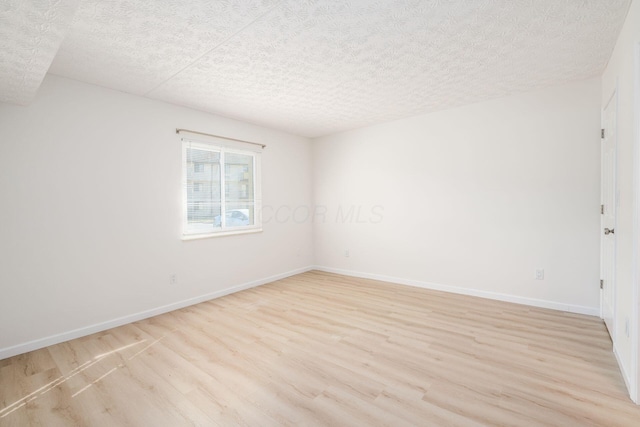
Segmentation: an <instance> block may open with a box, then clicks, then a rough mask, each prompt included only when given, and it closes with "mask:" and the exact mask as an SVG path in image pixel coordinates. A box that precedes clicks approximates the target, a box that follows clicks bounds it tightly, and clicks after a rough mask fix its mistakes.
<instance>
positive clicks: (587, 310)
mask: <svg viewBox="0 0 640 427" xmlns="http://www.w3.org/2000/svg"><path fill="white" fill-rule="evenodd" d="M314 269H315V270H319V271H325V272H327V273H336V274H342V275H344V276H351V277H361V278H364V279H373V280H380V281H382V282H389V283H397V284H400V285H407V286H415V287H418V288H424V289H432V290H436V291H444V292H450V293H454V294H461V295H470V296H474V297H480V298H487V299H492V300H497V301H506V302H512V303H516V304H523V305H530V306H533V307H541V308H549V309H552V310H559V311H566V312H569V313H578V314H586V315H589V316H598V315H599V313H600V310H599V308H598V307H586V306H582V305H573V304H564V303H560V302H555V301H547V300H541V299H535V298H527V297H519V296H516V295H509V294H501V293H498V292H489V291H480V290H477V289H470V288H461V287H457V286H450V285H442V284H440V283H432V282H423V281H420V280H413V279H403V278H400V277H392V276H384V275H381V274H371V273H362V272H359V271H352V270H343V269H339V268H332V267H324V266H321V265H316V266H314Z"/></svg>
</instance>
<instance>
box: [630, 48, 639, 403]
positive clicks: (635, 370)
mask: <svg viewBox="0 0 640 427" xmlns="http://www.w3.org/2000/svg"><path fill="white" fill-rule="evenodd" d="M633 80H634V105H633V117H634V119H633V194H634V200H633V252H632V255H633V271H632V282H631V293H632V308H631V320H630V325H629V336H630V338H631V372H630V374H631V378H630V383H631V384H629V386H630V387H629V396H630V397H631V400H633V401H634V402H635V403H636V404H640V393H639V388H640V354H639V346H640V314H639V312H640V283H639V281H640V42H636V43H635V45H634V65H633Z"/></svg>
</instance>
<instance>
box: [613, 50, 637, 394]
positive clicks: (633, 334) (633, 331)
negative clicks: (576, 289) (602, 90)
mask: <svg viewBox="0 0 640 427" xmlns="http://www.w3.org/2000/svg"><path fill="white" fill-rule="evenodd" d="M634 60H635V63H634V73H635V74H634V80H635V81H634V86H635V88H634V92H635V96H634V98H635V99H634V106H633V109H634V114H633V117H634V119H633V120H634V123H633V195H634V197H633V225H632V230H633V239H632V242H633V243H632V247H633V249H632V254H633V255H632V256H633V258H632V260H633V263H632V266H633V271H632V280H631V295H632V297H631V301H632V303H631V320H630V323H631V324H630V325H629V329H630V330H629V337H630V338H631V374H632V375H633V378H632V380H631V381H628V382H627V387H628V390H629V396H630V397H631V400H633V401H634V402H635V403H636V404H640V390H639V389H640V350H639V346H640V314H639V313H638V312H639V311H640V289H639V288H640V283H639V282H640V117H639V116H640V42H639V43H636V46H635V58H634ZM618 364H619V365H620V367H621V368H620V369H623V368H622V364H620V362H619V361H618ZM625 381H627V380H626V378H625Z"/></svg>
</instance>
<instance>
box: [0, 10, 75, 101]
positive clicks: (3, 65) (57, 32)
mask: <svg viewBox="0 0 640 427" xmlns="http://www.w3.org/2000/svg"><path fill="white" fill-rule="evenodd" d="M78 2H79V0H55V1H53V0H52V1H44V0H0V102H11V103H15V104H20V105H25V104H28V103H29V102H31V100H32V99H33V97H34V96H35V94H36V92H37V90H38V88H39V87H40V83H41V82H42V79H43V78H44V75H45V74H46V73H47V70H48V69H49V65H51V61H52V60H53V58H54V56H55V55H56V52H57V51H58V47H59V46H60V43H61V42H62V39H63V38H64V35H65V33H66V31H67V30H68V27H69V25H70V24H71V19H72V18H73V14H74V12H75V10H76V7H77V6H78Z"/></svg>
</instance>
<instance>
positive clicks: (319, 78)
mask: <svg viewBox="0 0 640 427" xmlns="http://www.w3.org/2000/svg"><path fill="white" fill-rule="evenodd" d="M34 3H35V2H34ZM45 3H46V2H45ZM49 3H51V4H53V3H56V2H49ZM58 3H60V2H58ZM67 3H69V2H67ZM629 4H630V0H588V1H587V0H567V1H558V0H473V1H469V0H447V1H444V0H351V1H349V0H281V1H277V0H272V1H270V0H217V1H210V0H163V1H157V0H137V1H126V0H84V1H82V2H81V3H80V6H79V7H78V10H77V13H76V14H75V17H74V20H73V23H72V26H71V28H70V30H69V31H68V34H67V35H66V38H65V40H64V42H63V43H62V45H61V47H60V50H59V52H58V54H57V56H56V58H55V60H53V64H52V65H51V69H50V72H51V73H53V74H57V75H60V76H64V77H70V78H73V79H77V80H80V81H84V82H88V83H92V84H96V85H100V86H105V87H109V88H113V89H117V90H122V91H125V92H130V93H134V94H138V95H143V96H147V97H150V98H154V99H158V100H162V101H167V102H171V103H175V104H180V105H185V106H189V107H193V108H196V109H200V110H204V111H209V112H213V113H217V114H220V115H224V116H228V117H233V118H238V119H241V120H245V121H248V122H253V123H258V124H261V125H266V126H269V127H273V128H278V129H282V130H285V131H288V132H291V133H294V134H299V135H303V136H308V137H317V136H322V135H327V134H331V133H334V132H338V131H342V130H347V129H353V128H356V127H360V126H365V125H369V124H372V123H377V122H381V121H388V120H393V119H397V118H401V117H406V116H410V115H415V114H419V113H424V112H429V111H435V110H441V109H446V108H451V107H454V106H459V105H464V104H469V103H474V102H478V101H482V100H485V99H490V98H496V97H501V96H505V95H509V94H512V93H518V92H523V91H529V90H534V89H538V88H543V87H548V86H552V85H557V84H562V83H566V82H569V81H574V80H581V79H587V78H592V77H596V76H599V75H600V74H601V73H602V71H603V69H604V67H605V66H606V63H607V61H608V59H609V56H610V55H611V52H612V50H613V46H614V44H615V41H616V38H617V36H618V33H619V31H620V28H621V27H622V23H623V22H624V18H625V15H626V13H627V10H628V8H629ZM0 7H1V6H0ZM3 23H4V21H3ZM18 30H19V27H16V29H15V31H18ZM0 31H7V30H6V29H5V30H0ZM10 31H13V30H10ZM13 50H15V51H18V52H16V53H13V55H18V54H20V53H21V52H22V50H23V49H22V48H18V47H15V48H14V49H13ZM47 52H48V53H50V52H49V51H47ZM22 54H24V53H22ZM45 56H46V55H45ZM39 61H41V62H46V58H45V59H42V60H39ZM5 68H6V67H5V66H3V67H2V69H0V73H3V74H0V75H2V76H4V74H6V73H7V70H6V69H5ZM40 68H42V67H40ZM39 71H40V73H42V70H41V69H40V70H39ZM9 73H10V74H12V73H13V74H19V73H16V71H10V72H9ZM35 75H36V73H34V77H35ZM29 77H30V76H29ZM30 78H31V77H30ZM14 80H15V79H14ZM17 80H20V79H17ZM34 80H36V79H35V78H34ZM13 86H18V83H17V82H16V83H13ZM17 92H19V90H17V89H12V90H10V91H9V92H8V93H9V94H10V95H11V94H12V93H13V94H14V95H11V96H13V97H16V95H15V93H17ZM6 94H7V91H6V89H4V88H3V90H2V95H5V97H6Z"/></svg>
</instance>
